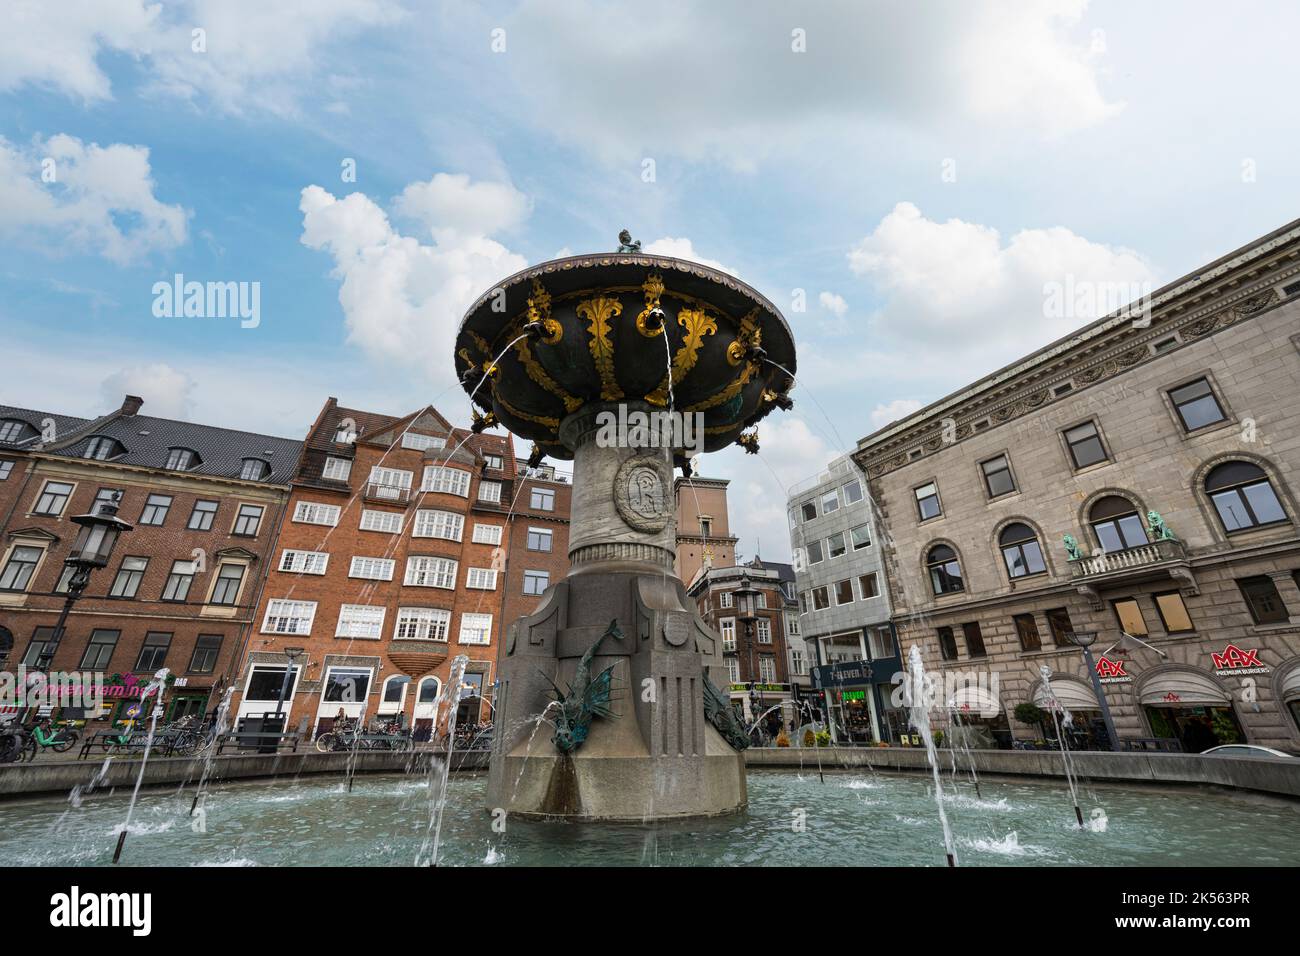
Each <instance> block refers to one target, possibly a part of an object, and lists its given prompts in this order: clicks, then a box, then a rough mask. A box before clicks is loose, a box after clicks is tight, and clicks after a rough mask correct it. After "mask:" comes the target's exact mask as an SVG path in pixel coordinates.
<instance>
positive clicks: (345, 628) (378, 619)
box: [334, 604, 385, 641]
mask: <svg viewBox="0 0 1300 956" xmlns="http://www.w3.org/2000/svg"><path fill="white" fill-rule="evenodd" d="M384 610H385V609H384V608H383V607H382V606H376V605H371V604H344V605H343V606H342V607H340V608H339V622H338V625H337V626H336V627H335V628H334V636H335V637H352V638H360V639H361V640H367V641H377V640H379V639H380V638H381V637H383V636H384Z"/></svg>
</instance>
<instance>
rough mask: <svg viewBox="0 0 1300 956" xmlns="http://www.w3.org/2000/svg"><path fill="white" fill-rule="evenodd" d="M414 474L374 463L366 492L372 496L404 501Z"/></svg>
mask: <svg viewBox="0 0 1300 956" xmlns="http://www.w3.org/2000/svg"><path fill="white" fill-rule="evenodd" d="M414 479H415V474H414V473H413V472H409V471H403V470H402V469H401V468H381V467H380V466H379V465H375V466H374V467H373V468H371V469H370V478H369V479H368V480H367V487H366V493H367V494H369V495H370V496H371V497H374V498H388V499H391V500H393V501H405V500H406V498H407V493H408V492H409V491H410V490H411V482H412V481H413V480H414Z"/></svg>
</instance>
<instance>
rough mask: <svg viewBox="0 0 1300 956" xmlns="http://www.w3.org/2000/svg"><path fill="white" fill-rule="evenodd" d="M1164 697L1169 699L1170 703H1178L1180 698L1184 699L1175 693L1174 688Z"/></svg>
mask: <svg viewBox="0 0 1300 956" xmlns="http://www.w3.org/2000/svg"><path fill="white" fill-rule="evenodd" d="M1163 699H1164V700H1167V701H1169V703H1171V704H1176V703H1178V702H1179V701H1180V700H1182V698H1181V697H1179V696H1178V695H1177V694H1175V693H1174V692H1173V691H1172V690H1171V691H1170V692H1169V693H1167V694H1165V696H1164V698H1163Z"/></svg>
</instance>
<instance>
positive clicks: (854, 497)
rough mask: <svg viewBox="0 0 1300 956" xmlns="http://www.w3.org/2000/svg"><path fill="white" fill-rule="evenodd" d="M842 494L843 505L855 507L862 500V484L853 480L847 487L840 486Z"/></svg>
mask: <svg viewBox="0 0 1300 956" xmlns="http://www.w3.org/2000/svg"><path fill="white" fill-rule="evenodd" d="M841 490H842V491H843V492H844V503H845V504H846V505H856V504H857V503H858V502H859V501H861V500H862V482H860V481H858V480H857V479H856V478H854V479H853V480H852V481H850V482H849V483H848V484H847V485H843V486H841Z"/></svg>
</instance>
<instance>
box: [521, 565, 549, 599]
mask: <svg viewBox="0 0 1300 956" xmlns="http://www.w3.org/2000/svg"><path fill="white" fill-rule="evenodd" d="M550 586H551V572H549V571H525V572H524V593H525V594H544V593H545V592H546V589H547V588H548V587H550Z"/></svg>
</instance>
